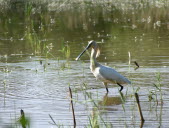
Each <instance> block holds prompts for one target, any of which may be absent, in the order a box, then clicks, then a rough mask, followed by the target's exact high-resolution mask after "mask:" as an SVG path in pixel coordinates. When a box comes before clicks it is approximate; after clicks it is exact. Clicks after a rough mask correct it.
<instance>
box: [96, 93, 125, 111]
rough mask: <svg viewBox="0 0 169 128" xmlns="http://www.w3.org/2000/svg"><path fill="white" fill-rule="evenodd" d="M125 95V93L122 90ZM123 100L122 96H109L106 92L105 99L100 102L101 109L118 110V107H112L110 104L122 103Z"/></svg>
mask: <svg viewBox="0 0 169 128" xmlns="http://www.w3.org/2000/svg"><path fill="white" fill-rule="evenodd" d="M121 94H122V95H123V93H122V92H121ZM122 103H123V101H122V99H121V97H120V96H108V93H106V94H105V96H104V97H103V100H102V101H100V102H99V105H100V109H105V110H109V111H117V109H116V108H112V107H110V106H115V105H120V104H122Z"/></svg>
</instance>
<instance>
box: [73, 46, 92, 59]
mask: <svg viewBox="0 0 169 128" xmlns="http://www.w3.org/2000/svg"><path fill="white" fill-rule="evenodd" d="M90 46H91V44H88V45H87V47H86V48H85V49H84V50H83V52H82V53H80V55H78V57H77V58H76V59H75V60H78V59H79V58H80V57H81V56H82V55H83V53H85V51H86V50H87V49H88V48H90Z"/></svg>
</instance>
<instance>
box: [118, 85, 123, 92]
mask: <svg viewBox="0 0 169 128" xmlns="http://www.w3.org/2000/svg"><path fill="white" fill-rule="evenodd" d="M117 84H118V85H119V86H120V87H121V88H120V92H121V91H122V90H123V86H122V85H121V84H119V83H117Z"/></svg>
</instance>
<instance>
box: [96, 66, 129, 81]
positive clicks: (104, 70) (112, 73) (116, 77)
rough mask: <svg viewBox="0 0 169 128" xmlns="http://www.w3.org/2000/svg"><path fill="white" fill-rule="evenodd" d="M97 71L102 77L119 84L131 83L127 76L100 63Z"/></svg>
mask: <svg viewBox="0 0 169 128" xmlns="http://www.w3.org/2000/svg"><path fill="white" fill-rule="evenodd" d="M99 73H100V75H101V76H102V77H103V78H104V79H106V80H108V81H110V82H112V83H119V84H123V83H131V82H130V81H129V80H128V79H127V78H125V77H124V76H122V75H121V74H120V73H118V72H117V71H116V70H114V69H113V68H110V67H107V66H103V65H101V66H100V68H99Z"/></svg>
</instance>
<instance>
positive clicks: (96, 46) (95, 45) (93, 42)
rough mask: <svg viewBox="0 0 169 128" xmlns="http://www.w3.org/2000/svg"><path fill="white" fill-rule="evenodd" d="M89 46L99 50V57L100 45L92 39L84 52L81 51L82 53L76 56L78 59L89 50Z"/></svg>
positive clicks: (97, 54)
mask: <svg viewBox="0 0 169 128" xmlns="http://www.w3.org/2000/svg"><path fill="white" fill-rule="evenodd" d="M89 48H93V49H94V50H96V51H97V53H96V57H98V56H99V55H100V50H99V47H98V45H97V43H96V42H95V41H94V40H91V41H89V42H88V45H87V47H86V48H85V49H84V50H83V52H82V53H80V55H79V56H78V57H77V58H76V60H78V59H79V58H80V57H81V56H82V55H83V53H84V52H85V51H86V50H88V49H89Z"/></svg>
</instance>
